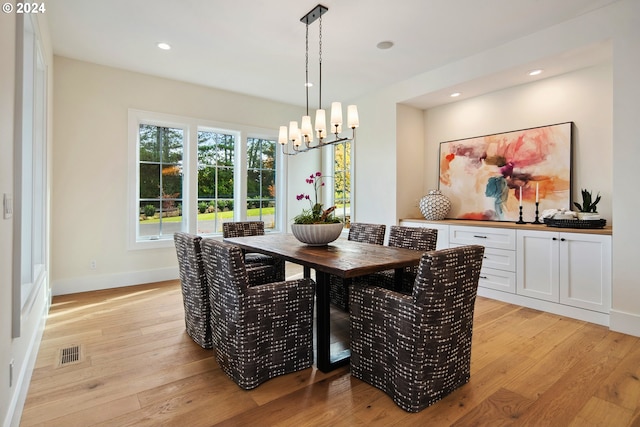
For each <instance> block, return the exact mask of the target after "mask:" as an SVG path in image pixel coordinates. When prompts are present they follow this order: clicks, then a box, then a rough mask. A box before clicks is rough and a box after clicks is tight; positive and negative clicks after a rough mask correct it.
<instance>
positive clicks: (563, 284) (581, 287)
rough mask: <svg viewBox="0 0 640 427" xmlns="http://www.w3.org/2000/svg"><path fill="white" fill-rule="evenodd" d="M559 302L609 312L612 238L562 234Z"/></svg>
mask: <svg viewBox="0 0 640 427" xmlns="http://www.w3.org/2000/svg"><path fill="white" fill-rule="evenodd" d="M560 302H561V303H563V304H567V305H572V306H574V307H580V308H586V309H588V310H595V311H600V312H603V313H608V312H609V309H610V306H611V236H601V235H593V234H578V233H560Z"/></svg>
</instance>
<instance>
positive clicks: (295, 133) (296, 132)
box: [278, 4, 360, 155]
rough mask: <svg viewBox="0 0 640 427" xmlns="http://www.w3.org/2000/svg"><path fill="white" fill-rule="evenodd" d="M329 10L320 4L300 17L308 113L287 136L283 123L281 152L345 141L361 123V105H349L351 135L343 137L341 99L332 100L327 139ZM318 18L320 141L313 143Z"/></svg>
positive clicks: (317, 122)
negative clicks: (325, 27)
mask: <svg viewBox="0 0 640 427" xmlns="http://www.w3.org/2000/svg"><path fill="white" fill-rule="evenodd" d="M328 10H329V9H328V8H327V7H325V6H322V5H321V4H319V5H317V6H316V7H314V8H313V9H312V10H311V11H310V12H309V13H307V14H306V15H305V16H303V17H302V18H300V21H301V22H302V23H304V24H305V26H306V40H305V41H306V43H305V91H306V101H307V113H306V115H304V116H302V120H301V121H300V127H298V122H297V121H291V122H289V128H288V135H287V126H280V132H279V134H278V143H280V144H281V145H282V152H283V153H284V154H286V155H295V154H298V153H304V152H305V151H309V150H313V149H316V148H322V147H326V146H328V145H333V144H338V143H341V142H346V141H353V140H355V130H356V128H357V127H358V126H359V124H360V123H359V119H358V107H357V106H355V105H349V106H347V127H349V128H351V138H346V137H342V136H340V133H341V132H342V123H343V122H342V117H343V116H342V104H341V103H340V102H332V103H331V116H330V119H331V120H330V125H331V126H330V128H329V133H331V134H333V137H334V139H332V140H329V139H328V138H327V136H328V131H327V120H326V114H325V110H324V109H323V108H322V15H324V14H325V13H326V12H327V11H328ZM316 20H319V37H318V39H319V42H318V44H319V55H318V56H319V62H318V65H319V73H318V109H317V110H316V115H315V134H316V136H315V137H316V138H317V142H315V143H314V135H313V134H314V128H313V127H312V126H311V116H310V115H309V88H310V87H311V86H312V84H311V83H310V82H309V24H312V23H313V22H315V21H316ZM289 141H291V145H292V147H293V151H290V152H287V150H286V146H287V145H288V143H289Z"/></svg>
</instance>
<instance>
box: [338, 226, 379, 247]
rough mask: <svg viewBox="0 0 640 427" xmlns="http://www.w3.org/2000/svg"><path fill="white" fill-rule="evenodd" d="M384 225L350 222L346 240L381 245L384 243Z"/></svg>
mask: <svg viewBox="0 0 640 427" xmlns="http://www.w3.org/2000/svg"><path fill="white" fill-rule="evenodd" d="M385 231H386V226H385V225H384V224H365V223H362V222H352V223H351V227H350V228H349V236H348V237H347V239H348V240H353V241H354V242H362V243H372V244H374V245H382V244H383V243H384V232H385Z"/></svg>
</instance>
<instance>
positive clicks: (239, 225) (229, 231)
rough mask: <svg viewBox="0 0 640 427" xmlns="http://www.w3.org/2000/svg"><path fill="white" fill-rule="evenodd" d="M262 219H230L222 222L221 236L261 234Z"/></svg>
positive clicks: (262, 233) (262, 232)
mask: <svg viewBox="0 0 640 427" xmlns="http://www.w3.org/2000/svg"><path fill="white" fill-rule="evenodd" d="M263 235H264V221H235V222H233V221H231V222H223V223H222V236H223V237H224V238H225V239H226V238H227V237H246V236H263Z"/></svg>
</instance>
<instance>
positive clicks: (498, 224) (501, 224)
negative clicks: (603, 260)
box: [400, 218, 613, 236]
mask: <svg viewBox="0 0 640 427" xmlns="http://www.w3.org/2000/svg"><path fill="white" fill-rule="evenodd" d="M400 221H412V222H420V223H424V224H445V225H463V226H467V227H492V228H508V229H514V230H537V231H557V232H562V233H582V234H600V235H605V236H611V235H612V234H613V228H612V227H611V226H606V227H604V228H559V227H549V226H547V225H544V224H531V223H527V224H516V223H515V222H508V221H474V220H469V219H443V220H440V221H428V220H426V219H420V218H402V219H401V220H400Z"/></svg>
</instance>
